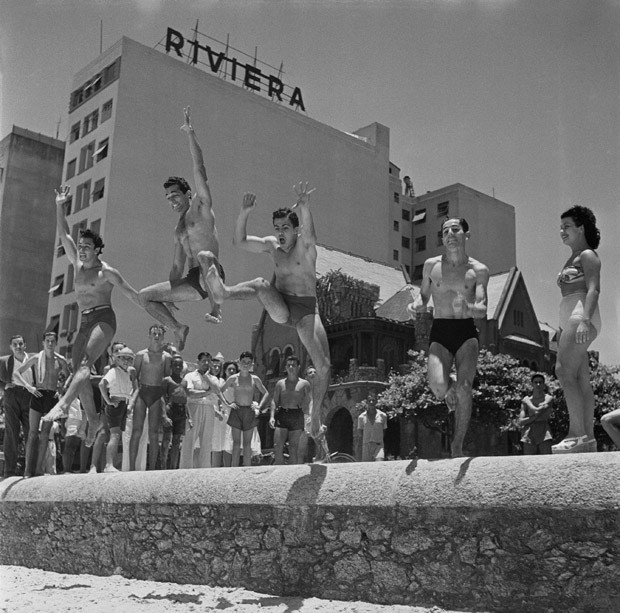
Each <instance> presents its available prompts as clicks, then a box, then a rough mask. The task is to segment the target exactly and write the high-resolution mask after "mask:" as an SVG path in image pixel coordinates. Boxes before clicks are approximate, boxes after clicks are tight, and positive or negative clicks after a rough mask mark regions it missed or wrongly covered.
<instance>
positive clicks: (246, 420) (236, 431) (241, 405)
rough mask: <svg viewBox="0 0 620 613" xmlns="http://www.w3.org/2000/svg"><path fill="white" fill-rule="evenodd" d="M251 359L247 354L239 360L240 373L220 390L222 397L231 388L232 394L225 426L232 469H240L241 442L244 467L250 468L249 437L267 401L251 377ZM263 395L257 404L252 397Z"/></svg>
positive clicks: (227, 380)
mask: <svg viewBox="0 0 620 613" xmlns="http://www.w3.org/2000/svg"><path fill="white" fill-rule="evenodd" d="M253 366H254V357H253V356H252V353H251V352H249V351H244V352H243V353H242V354H241V355H240V356H239V373H238V374H236V375H232V376H231V377H229V378H228V379H226V382H225V383H224V385H223V386H222V394H224V392H225V391H226V390H227V389H229V388H231V389H232V390H233V391H234V402H231V403H230V407H231V411H230V415H229V417H228V425H229V426H230V427H231V428H232V437H233V449H232V461H231V466H239V456H240V455H241V445H242V438H243V464H244V466H251V464H252V434H253V433H254V427H255V426H256V418H257V417H258V415H260V413H261V411H262V410H263V407H264V406H265V404H266V403H267V400H268V398H269V392H268V391H267V389H266V388H265V386H264V385H263V382H262V381H261V380H260V379H259V377H257V376H256V375H253V374H252V373H251V370H252V368H253ZM257 393H260V394H262V397H261V400H260V402H256V401H255V400H254V396H255V394H257Z"/></svg>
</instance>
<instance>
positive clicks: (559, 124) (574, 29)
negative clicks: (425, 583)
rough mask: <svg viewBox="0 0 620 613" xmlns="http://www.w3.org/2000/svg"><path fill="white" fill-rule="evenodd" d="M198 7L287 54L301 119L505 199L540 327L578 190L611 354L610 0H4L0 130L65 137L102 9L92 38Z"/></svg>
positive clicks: (609, 358)
mask: <svg viewBox="0 0 620 613" xmlns="http://www.w3.org/2000/svg"><path fill="white" fill-rule="evenodd" d="M197 19H198V20H199V29H200V31H201V32H202V33H204V34H207V35H209V36H212V37H214V38H216V39H218V40H222V41H225V40H226V36H227V34H229V35H230V42H231V44H232V45H233V46H234V47H236V48H237V49H241V50H243V51H246V52H247V53H249V54H253V53H254V49H255V47H258V57H259V59H261V60H263V61H265V62H267V63H269V64H271V65H273V66H279V65H280V62H284V71H285V76H284V80H285V81H286V82H287V83H289V84H291V85H296V86H299V87H300V88H301V90H302V92H303V97H304V103H305V106H306V109H307V113H308V115H309V116H311V117H312V118H314V119H317V120H319V121H321V122H323V123H326V124H328V125H331V126H333V127H335V128H338V129H341V130H345V131H352V130H355V129H357V128H359V127H361V126H364V125H367V124H369V123H372V122H373V121H377V122H379V123H382V124H384V125H386V126H388V127H389V128H390V131H391V160H392V161H393V162H394V163H395V164H396V165H397V166H399V167H400V168H401V170H402V173H403V175H404V174H408V175H410V176H411V178H412V179H413V183H414V188H415V190H416V193H423V192H425V191H427V190H434V189H438V188H440V187H443V186H446V185H449V184H451V183H455V182H460V183H464V184H465V185H468V186H470V187H473V188H474V189H477V190H480V191H482V192H485V193H488V194H493V193H494V194H495V196H496V197H497V198H499V199H500V200H503V201H504V202H507V203H509V204H511V205H513V206H514V207H515V209H516V218H517V264H518V266H519V268H520V269H521V271H522V273H523V274H524V276H525V280H526V283H527V287H528V289H529V292H530V297H531V299H532V302H533V304H534V308H535V309H536V312H537V315H538V317H539V319H540V320H542V321H546V322H549V323H550V324H551V325H553V326H556V325H557V311H558V304H559V300H560V295H559V289H558V288H557V286H556V284H555V279H556V275H557V273H558V271H559V270H560V269H561V268H562V265H563V264H564V262H565V260H566V258H567V257H568V256H569V251H568V249H567V248H566V247H565V246H563V245H562V243H561V241H560V238H559V215H560V213H561V212H562V211H564V210H565V209H567V208H568V207H570V206H572V205H573V204H584V205H586V206H590V207H591V208H592V209H593V210H594V212H595V213H596V215H597V217H598V220H599V227H600V229H601V233H602V242H601V248H600V250H599V253H600V256H601V259H602V261H603V273H602V292H601V314H602V318H603V333H602V334H601V335H600V337H599V338H598V339H597V340H596V341H595V343H594V344H593V345H592V348H593V349H598V350H599V351H600V352H601V357H602V360H603V361H604V362H606V363H608V364H618V363H620V334H619V321H620V304H619V303H620V300H619V297H620V291H619V290H618V287H619V286H620V283H619V282H618V280H617V277H616V276H615V275H614V273H613V270H614V269H615V266H617V265H618V264H619V263H620V241H619V240H617V237H618V234H619V230H620V228H619V226H620V224H619V223H618V217H619V214H618V195H619V193H620V189H619V187H620V186H619V182H620V141H619V128H620V124H619V119H620V117H619V108H620V105H619V103H620V40H619V38H620V2H619V1H612V0H608V1H603V0H600V1H597V0H553V1H548V0H488V1H482V0H479V1H475V0H470V1H465V0H463V1H461V0H444V1H442V0H426V1H424V0H410V1H405V0H378V1H363V0H361V1H357V2H354V1H348V0H341V1H338V0H333V1H327V0H288V1H283V0H277V1H276V0H274V1H264V0H256V1H253V0H226V1H219V2H218V1H212V0H167V1H166V0H122V1H120V0H117V1H114V0H0V88H1V92H2V97H1V102H0V120H1V124H0V128H1V129H0V137H4V136H6V134H8V132H9V131H10V130H11V126H12V125H17V126H20V127H23V128H27V129H30V130H33V131H35V132H41V133H43V134H46V135H51V136H54V135H56V132H57V129H58V130H59V136H60V138H62V139H64V138H65V137H66V134H67V104H68V93H69V90H70V86H71V78H72V76H73V74H74V73H75V72H77V71H78V70H80V69H81V68H83V67H84V66H85V65H86V64H87V63H88V62H90V61H91V60H93V59H95V58H96V57H97V55H98V54H99V45H100V22H101V20H103V39H102V40H103V48H104V49H105V48H107V47H109V46H110V45H112V44H113V43H115V42H116V41H117V40H118V39H119V38H120V37H121V36H123V35H125V36H128V37H130V38H133V39H134V40H137V41H138V42H141V43H143V44H145V45H147V46H150V47H154V46H155V45H156V44H157V43H158V42H159V41H161V40H162V39H163V38H164V36H165V33H166V28H167V27H168V26H170V27H173V28H175V29H177V30H179V31H181V32H189V31H191V30H192V29H193V27H194V26H195V23H196V20H197ZM59 121H60V127H59V128H58V122H59ZM472 232H474V233H475V232H476V228H472ZM319 239H320V237H319Z"/></svg>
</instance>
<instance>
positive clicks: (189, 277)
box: [170, 262, 226, 300]
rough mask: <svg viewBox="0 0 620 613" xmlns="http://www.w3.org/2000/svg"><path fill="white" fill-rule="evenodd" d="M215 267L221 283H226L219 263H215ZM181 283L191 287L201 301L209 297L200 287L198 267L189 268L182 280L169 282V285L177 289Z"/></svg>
mask: <svg viewBox="0 0 620 613" xmlns="http://www.w3.org/2000/svg"><path fill="white" fill-rule="evenodd" d="M217 266H218V269H219V271H220V278H221V279H222V281H226V275H225V273H224V268H222V265H221V264H220V263H219V262H217ZM182 283H187V284H188V285H191V286H192V287H193V288H194V289H195V290H196V291H197V292H198V293H199V294H200V297H201V298H202V299H203V300H204V299H205V298H208V297H209V292H208V291H207V290H206V289H204V288H203V287H202V285H200V266H194V267H193V268H190V269H189V270H188V271H187V274H186V275H185V276H184V277H183V278H182V279H178V280H176V281H171V282H170V285H171V286H172V287H177V286H178V285H181V284H182Z"/></svg>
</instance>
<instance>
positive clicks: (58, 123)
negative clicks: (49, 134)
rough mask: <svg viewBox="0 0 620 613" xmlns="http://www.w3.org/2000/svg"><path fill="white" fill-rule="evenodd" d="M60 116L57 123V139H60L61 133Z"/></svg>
mask: <svg viewBox="0 0 620 613" xmlns="http://www.w3.org/2000/svg"><path fill="white" fill-rule="evenodd" d="M60 121H61V118H60V116H59V117H58V121H57V122H56V139H58V134H59V133H60Z"/></svg>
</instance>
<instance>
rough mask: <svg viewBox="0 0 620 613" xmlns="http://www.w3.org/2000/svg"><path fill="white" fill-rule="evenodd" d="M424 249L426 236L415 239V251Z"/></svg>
mask: <svg viewBox="0 0 620 613" xmlns="http://www.w3.org/2000/svg"><path fill="white" fill-rule="evenodd" d="M425 249H426V236H419V237H418V238H416V239H415V250H416V251H424V250H425Z"/></svg>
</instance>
